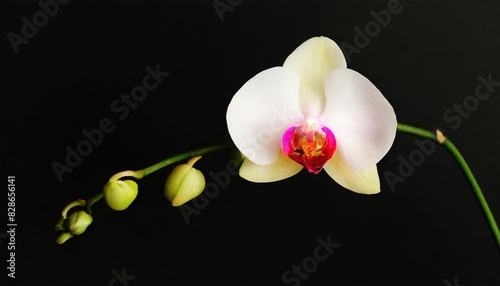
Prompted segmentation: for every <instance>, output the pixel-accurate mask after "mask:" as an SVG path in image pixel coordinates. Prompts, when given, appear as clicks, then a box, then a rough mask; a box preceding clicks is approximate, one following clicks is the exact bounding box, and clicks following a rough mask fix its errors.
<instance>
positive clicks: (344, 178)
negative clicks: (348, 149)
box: [323, 153, 380, 195]
mask: <svg viewBox="0 0 500 286" xmlns="http://www.w3.org/2000/svg"><path fill="white" fill-rule="evenodd" d="M323 168H324V170H325V171H326V173H327V174H328V175H329V176H330V177H331V178H332V179H333V180H334V181H335V182H337V183H338V184H339V185H341V186H342V187H344V188H346V189H348V190H351V191H353V192H355V193H359V194H366V195H371V194H377V193H379V192H380V179H379V177H378V171H377V166H376V165H375V166H372V167H370V168H368V169H366V170H363V171H356V170H353V169H351V168H349V166H347V164H346V163H345V162H344V160H343V159H342V156H340V154H338V153H337V154H335V155H333V158H332V159H330V161H328V162H327V163H326V164H325V166H324V167H323Z"/></svg>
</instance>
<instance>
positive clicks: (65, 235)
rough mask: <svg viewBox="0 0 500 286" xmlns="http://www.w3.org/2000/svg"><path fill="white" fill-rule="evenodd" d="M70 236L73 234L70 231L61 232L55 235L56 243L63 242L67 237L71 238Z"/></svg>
mask: <svg viewBox="0 0 500 286" xmlns="http://www.w3.org/2000/svg"><path fill="white" fill-rule="evenodd" d="M72 237H73V235H72V234H71V233H69V232H63V233H61V234H60V235H59V236H58V237H57V239H56V242H57V243H58V244H63V243H65V242H66V241H67V240H68V239H70V238H72Z"/></svg>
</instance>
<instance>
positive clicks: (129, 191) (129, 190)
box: [103, 180, 139, 211]
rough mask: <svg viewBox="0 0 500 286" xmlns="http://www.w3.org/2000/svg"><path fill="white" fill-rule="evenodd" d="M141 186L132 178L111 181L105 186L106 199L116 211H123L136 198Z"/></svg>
mask: <svg viewBox="0 0 500 286" xmlns="http://www.w3.org/2000/svg"><path fill="white" fill-rule="evenodd" d="M138 191H139V187H138V186H137V183H136V182H134V181H132V180H124V181H121V180H116V181H111V180H110V181H109V182H108V183H106V185H105V186H104V191H103V192H104V199H105V200H106V203H107V204H108V206H109V207H110V208H112V209H114V210H115V211H122V210H124V209H126V208H128V206H129V205H130V204H131V203H132V202H133V201H134V200H135V198H136V197H137V193H138Z"/></svg>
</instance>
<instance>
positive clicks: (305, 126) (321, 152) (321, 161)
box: [281, 119, 337, 174]
mask: <svg viewBox="0 0 500 286" xmlns="http://www.w3.org/2000/svg"><path fill="white" fill-rule="evenodd" d="M336 150H337V141H336V140H335V136H334V135H333V133H332V131H330V129H328V128H326V127H325V126H323V124H322V123H321V122H320V121H319V120H316V119H307V120H305V121H304V122H302V124H301V125H299V126H292V127H290V128H288V129H287V130H286V131H285V133H283V137H282V139H281V151H282V152H283V154H285V155H286V156H288V157H289V158H290V159H292V160H294V161H295V162H297V163H299V164H301V165H302V166H304V168H306V169H307V171H309V173H313V174H317V173H319V172H320V171H321V170H322V169H323V165H325V163H326V162H327V161H328V160H330V158H332V156H333V154H334V153H335V151H336Z"/></svg>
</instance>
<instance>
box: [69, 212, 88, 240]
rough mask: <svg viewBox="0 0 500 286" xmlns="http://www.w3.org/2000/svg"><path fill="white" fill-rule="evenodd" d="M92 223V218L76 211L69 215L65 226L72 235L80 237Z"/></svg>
mask: <svg viewBox="0 0 500 286" xmlns="http://www.w3.org/2000/svg"><path fill="white" fill-rule="evenodd" d="M91 223H92V216H91V215H89V214H88V213H86V212H85V211H76V212H74V213H72V214H70V215H69V217H68V219H67V220H66V226H67V227H68V230H69V232H70V233H71V234H72V235H80V234H82V233H83V232H84V231H85V230H86V229H87V226H89V225H90V224H91Z"/></svg>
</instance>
